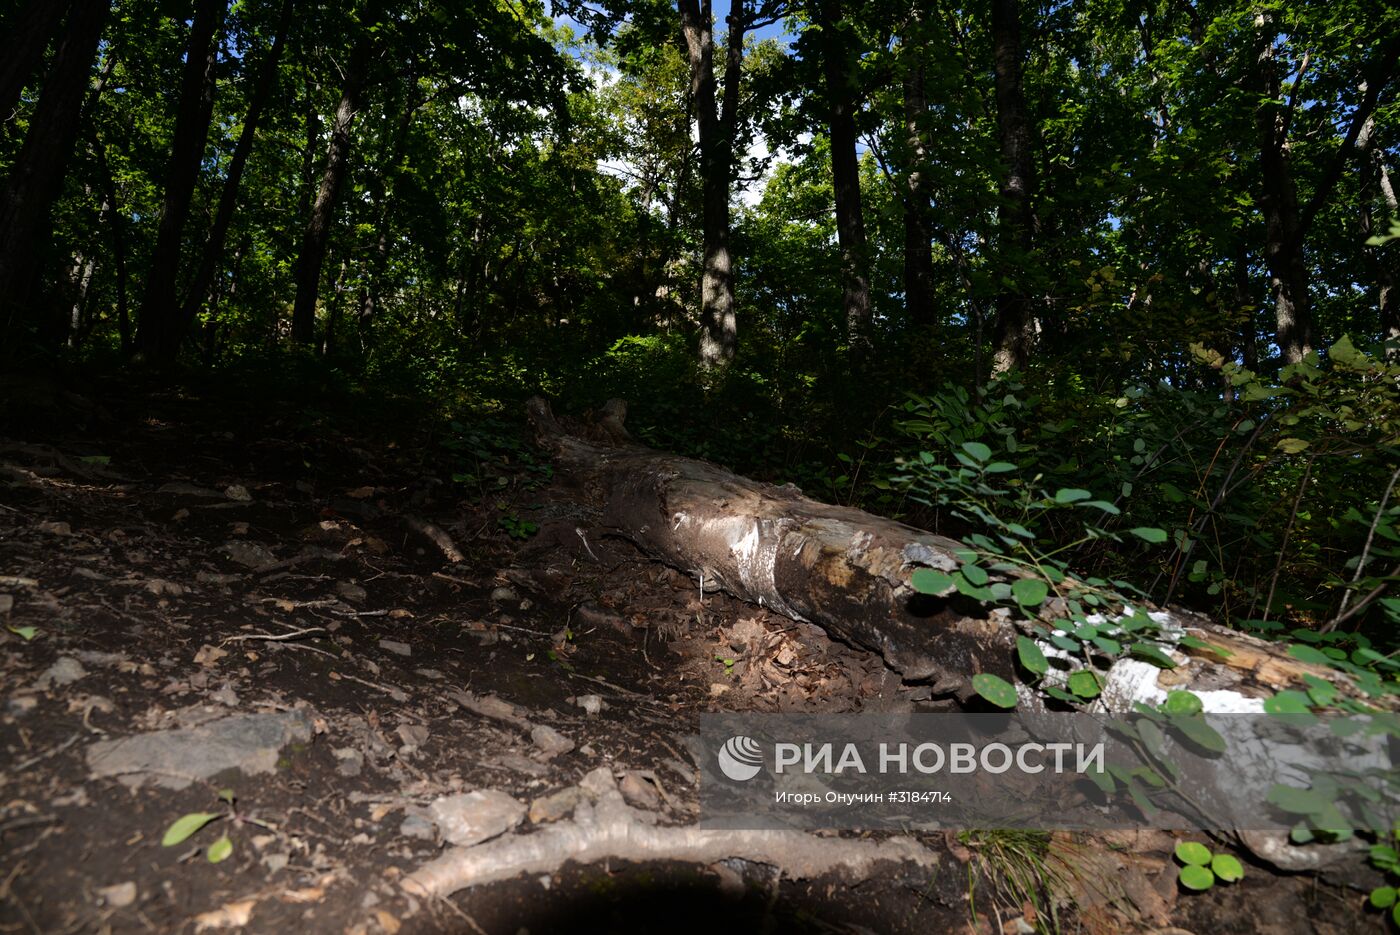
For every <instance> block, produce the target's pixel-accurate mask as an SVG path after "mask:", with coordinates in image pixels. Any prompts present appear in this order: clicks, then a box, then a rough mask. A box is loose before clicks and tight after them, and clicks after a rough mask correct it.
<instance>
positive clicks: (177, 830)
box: [160, 812, 224, 847]
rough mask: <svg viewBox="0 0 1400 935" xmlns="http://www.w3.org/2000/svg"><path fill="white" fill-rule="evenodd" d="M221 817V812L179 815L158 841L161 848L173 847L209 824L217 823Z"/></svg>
mask: <svg viewBox="0 0 1400 935" xmlns="http://www.w3.org/2000/svg"><path fill="white" fill-rule="evenodd" d="M222 817H224V816H223V813H222V812H190V813H189V814H188V815H181V816H180V817H179V818H177V819H175V821H174V823H173V824H171V826H170V827H169V828H166V829H165V837H163V838H161V839H160V843H161V846H162V847H174V846H175V845H176V844H179V843H180V842H182V841H184V840H186V839H187V838H189V836H190V835H192V834H194V833H195V832H196V831H198V830H199V829H200V828H203V827H204V826H205V825H207V824H209V822H211V821H217V820H218V819H220V818H222Z"/></svg>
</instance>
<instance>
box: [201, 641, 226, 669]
mask: <svg viewBox="0 0 1400 935" xmlns="http://www.w3.org/2000/svg"><path fill="white" fill-rule="evenodd" d="M227 655H228V650H226V649H220V648H219V647H217V646H210V645H209V644H208V643H205V644H204V645H203V646H201V647H199V651H198V652H196V653H195V654H194V661H195V663H196V664H197V665H201V666H212V665H214V664H215V663H217V662H218V661H219V660H220V659H222V658H224V657H225V656H227Z"/></svg>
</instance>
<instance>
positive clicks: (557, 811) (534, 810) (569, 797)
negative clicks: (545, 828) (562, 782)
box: [530, 786, 588, 825]
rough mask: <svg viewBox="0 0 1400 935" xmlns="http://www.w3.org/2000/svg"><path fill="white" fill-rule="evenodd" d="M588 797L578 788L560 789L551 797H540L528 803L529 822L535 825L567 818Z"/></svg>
mask: <svg viewBox="0 0 1400 935" xmlns="http://www.w3.org/2000/svg"><path fill="white" fill-rule="evenodd" d="M587 799H588V796H587V794H586V793H584V791H583V790H582V789H580V788H579V787H578V786H570V787H569V788H567V789H561V790H559V791H558V792H556V793H554V794H553V795H546V796H541V797H540V798H538V799H535V801H533V802H531V803H530V821H532V822H534V823H535V824H537V825H542V824H546V823H547V822H551V821H559V820H561V819H563V818H567V817H568V816H569V814H570V813H571V812H573V810H574V809H575V808H577V807H578V806H579V804H580V803H582V802H585V801H587Z"/></svg>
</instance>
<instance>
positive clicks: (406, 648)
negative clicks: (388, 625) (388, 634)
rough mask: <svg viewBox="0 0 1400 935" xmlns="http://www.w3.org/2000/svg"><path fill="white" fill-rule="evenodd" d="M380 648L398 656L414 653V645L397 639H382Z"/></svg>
mask: <svg viewBox="0 0 1400 935" xmlns="http://www.w3.org/2000/svg"><path fill="white" fill-rule="evenodd" d="M379 648H380V649H382V650H384V651H385V652H386V653H393V654H394V655H396V656H411V655H413V647H412V646H410V645H408V644H407V643H400V642H398V641H397V640H380V641H379Z"/></svg>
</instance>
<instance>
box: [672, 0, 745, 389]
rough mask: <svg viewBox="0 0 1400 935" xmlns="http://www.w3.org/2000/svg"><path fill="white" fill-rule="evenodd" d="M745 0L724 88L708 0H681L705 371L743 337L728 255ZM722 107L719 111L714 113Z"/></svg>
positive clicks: (729, 47)
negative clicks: (695, 134) (697, 190)
mask: <svg viewBox="0 0 1400 935" xmlns="http://www.w3.org/2000/svg"><path fill="white" fill-rule="evenodd" d="M745 6H746V5H745V2H744V0H736V2H735V3H734V5H733V7H732V9H731V12H730V15H729V20H728V22H729V35H728V39H727V41H726V43H725V63H724V89H723V92H722V94H721V92H720V91H719V89H718V88H717V87H716V81H715V68H714V55H715V43H714V19H713V16H712V15H711V10H710V0H679V3H678V7H679V10H680V17H681V36H682V38H683V39H684V41H685V46H686V50H687V53H688V55H689V59H690V94H691V100H693V101H694V106H695V119H696V123H697V125H698V130H699V136H700V175H701V183H702V204H703V206H702V209H701V228H702V234H701V239H702V243H703V250H704V265H703V270H702V273H701V279H700V364H701V366H702V367H705V368H707V369H709V368H714V367H720V366H723V365H724V364H726V363H728V362H729V361H731V360H733V359H734V354H735V352H736V351H737V350H738V345H739V335H738V326H737V322H736V319H735V312H734V270H733V262H732V260H731V258H730V255H729V190H730V185H731V183H732V181H733V175H734V131H735V129H736V126H737V120H738V113H739V79H740V68H741V66H742V65H743V61H744V28H745V21H746V11H745ZM716 107H718V108H719V109H718V111H716Z"/></svg>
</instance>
